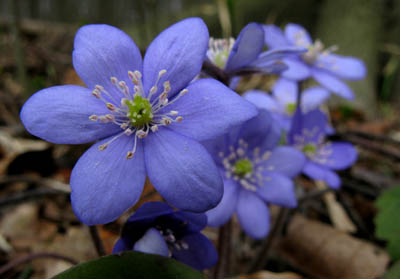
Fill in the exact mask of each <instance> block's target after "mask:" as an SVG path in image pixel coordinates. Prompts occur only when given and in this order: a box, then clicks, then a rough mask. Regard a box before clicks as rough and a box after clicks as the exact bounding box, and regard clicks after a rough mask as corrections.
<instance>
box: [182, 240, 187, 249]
mask: <svg viewBox="0 0 400 279" xmlns="http://www.w3.org/2000/svg"><path fill="white" fill-rule="evenodd" d="M181 247H182V248H183V250H187V249H189V245H188V244H187V243H186V242H184V241H181Z"/></svg>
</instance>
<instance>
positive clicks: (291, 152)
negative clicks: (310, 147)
mask: <svg viewBox="0 0 400 279" xmlns="http://www.w3.org/2000/svg"><path fill="white" fill-rule="evenodd" d="M305 162H306V158H305V157H304V155H303V153H302V152H300V151H298V150H296V149H294V148H292V147H289V146H278V147H276V148H275V149H273V150H272V153H271V156H270V157H269V159H268V160H267V161H265V164H266V166H265V169H268V168H269V167H272V168H273V172H278V173H280V174H283V175H285V176H288V177H294V176H296V175H297V174H299V173H300V172H301V170H302V169H303V167H304V164H305Z"/></svg>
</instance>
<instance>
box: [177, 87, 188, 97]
mask: <svg viewBox="0 0 400 279" xmlns="http://www.w3.org/2000/svg"><path fill="white" fill-rule="evenodd" d="M188 92H189V90H187V89H186V88H185V89H183V90H182V91H181V92H179V95H181V96H183V95H185V94H186V93H188Z"/></svg>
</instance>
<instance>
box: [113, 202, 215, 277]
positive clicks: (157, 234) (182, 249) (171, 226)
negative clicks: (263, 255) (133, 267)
mask: <svg viewBox="0 0 400 279" xmlns="http://www.w3.org/2000/svg"><path fill="white" fill-rule="evenodd" d="M206 225H207V216H206V215H205V214H200V213H199V214H196V213H190V212H184V211H175V210H173V209H172V208H171V207H170V206H169V205H167V204H165V203H162V202H148V203H145V204H144V205H143V206H142V207H140V208H139V209H138V210H137V211H136V212H135V213H134V214H133V215H132V216H131V217H130V218H129V219H128V220H127V222H126V223H125V225H124V227H123V229H122V233H121V238H120V239H119V240H118V241H117V242H116V244H115V246H114V249H113V253H120V252H123V251H131V250H134V251H140V252H144V253H150V254H157V255H161V256H164V257H171V258H173V259H176V260H178V261H180V262H183V263H185V264H187V265H189V266H191V267H193V268H196V269H198V270H202V269H206V268H210V267H212V266H214V265H215V264H216V263H217V260H218V255H217V251H216V250H215V248H214V246H213V244H212V243H211V241H210V240H208V238H207V237H205V236H204V235H202V234H201V233H200V231H201V230H202V229H203V228H204V227H205V226H206Z"/></svg>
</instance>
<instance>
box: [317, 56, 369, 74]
mask: <svg viewBox="0 0 400 279" xmlns="http://www.w3.org/2000/svg"><path fill="white" fill-rule="evenodd" d="M315 65H316V66H317V67H319V68H322V69H323V70H326V71H329V72H330V73H331V74H333V75H335V76H337V77H339V78H343V79H347V80H359V79H363V78H364V77H365V76H366V74H367V69H366V67H365V64H364V62H363V61H361V60H360V59H357V58H354V57H349V56H341V55H337V54H329V55H320V56H319V57H318V59H317V61H316V62H315Z"/></svg>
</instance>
